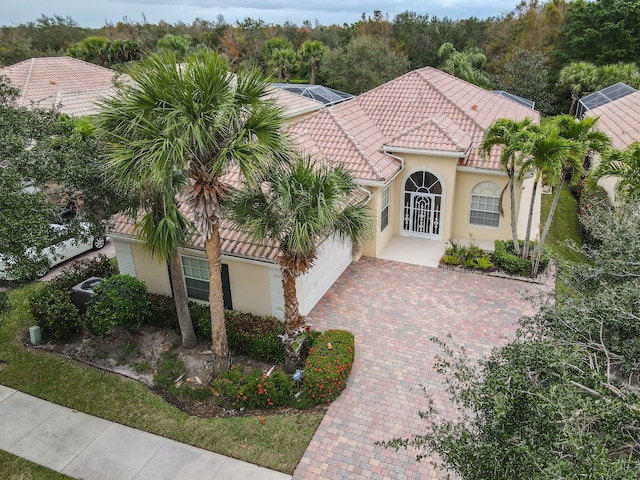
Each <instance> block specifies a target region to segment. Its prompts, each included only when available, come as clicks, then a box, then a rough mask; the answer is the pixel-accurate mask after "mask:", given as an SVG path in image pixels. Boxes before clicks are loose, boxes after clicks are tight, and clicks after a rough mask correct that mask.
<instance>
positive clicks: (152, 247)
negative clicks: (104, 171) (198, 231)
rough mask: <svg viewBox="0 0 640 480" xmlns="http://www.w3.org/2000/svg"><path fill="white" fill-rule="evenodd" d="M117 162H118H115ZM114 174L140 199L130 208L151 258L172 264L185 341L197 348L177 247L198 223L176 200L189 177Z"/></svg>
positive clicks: (176, 299)
mask: <svg viewBox="0 0 640 480" xmlns="http://www.w3.org/2000/svg"><path fill="white" fill-rule="evenodd" d="M118 165H119V164H118V163H115V166H118ZM111 175H112V178H113V181H114V182H115V183H116V184H119V185H120V186H121V187H124V189H125V191H127V193H128V194H130V195H131V194H136V195H137V199H136V200H137V201H136V203H134V207H133V208H132V209H131V211H130V214H131V216H132V218H134V219H136V223H135V228H134V232H135V233H136V234H137V235H138V237H139V238H141V239H142V241H143V245H144V246H145V248H146V249H147V251H148V252H149V254H150V255H151V257H152V258H155V259H158V260H164V261H166V262H167V263H168V264H169V276H170V278H171V289H172V292H173V298H174V301H175V304H176V312H177V314H178V324H179V326H180V334H181V336H182V345H183V346H184V347H185V348H194V347H195V346H196V345H197V343H198V340H197V338H196V334H195V331H194V329H193V322H192V321H191V314H190V312H189V299H188V298H187V291H186V288H185V285H184V282H183V281H182V262H181V261H180V253H179V251H178V248H179V247H181V246H184V245H188V242H189V240H191V238H192V236H193V234H194V231H195V226H194V225H193V223H192V222H191V221H190V220H189V219H188V218H187V217H186V216H185V215H184V214H183V213H182V212H181V211H180V208H179V204H178V202H177V201H176V195H177V194H178V192H179V191H180V190H181V188H182V187H184V186H185V185H186V178H185V177H184V175H183V174H182V172H174V173H173V174H172V175H169V176H168V177H167V178H166V181H165V183H164V185H163V186H158V185H155V186H151V187H145V186H144V185H142V184H141V183H140V181H139V179H131V178H129V177H127V176H126V175H122V174H121V173H120V172H118V171H117V169H114V170H112V171H111ZM131 180H133V182H131ZM138 213H140V216H139V215H138Z"/></svg>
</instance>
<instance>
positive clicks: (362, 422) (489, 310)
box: [293, 258, 542, 479]
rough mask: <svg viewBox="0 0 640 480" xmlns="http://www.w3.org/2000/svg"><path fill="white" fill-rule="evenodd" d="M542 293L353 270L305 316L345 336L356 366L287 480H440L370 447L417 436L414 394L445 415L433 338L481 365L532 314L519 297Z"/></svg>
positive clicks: (479, 279)
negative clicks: (464, 350) (352, 338)
mask: <svg viewBox="0 0 640 480" xmlns="http://www.w3.org/2000/svg"><path fill="white" fill-rule="evenodd" d="M541 288H542V287H541V286H539V285H535V284H529V283H524V282H518V281H515V280H506V279H501V278H495V277H488V276H483V275H474V274H471V273H463V272H455V271H450V270H443V269H435V268H429V267H421V266H416V265H409V264H405V263H397V262H390V261H386V260H379V259H371V258H362V259H361V260H360V261H359V262H358V263H354V264H352V265H351V266H350V267H349V268H348V269H347V270H346V271H345V273H344V274H343V275H342V276H341V277H340V279H339V280H338V281H337V282H336V283H335V285H334V286H333V287H332V288H331V289H330V290H329V292H328V293H327V294H326V295H325V297H324V298H323V299H322V300H321V301H320V303H319V304H318V305H317V306H316V308H315V309H314V310H313V311H312V312H311V314H310V315H309V316H310V318H311V322H312V323H313V325H314V328H315V329H319V330H325V329H329V328H344V329H347V330H350V331H351V332H353V333H354V335H355V340H356V360H355V363H354V367H353V370H352V373H351V377H350V379H349V383H348V385H347V389H346V390H345V391H344V392H343V393H342V395H341V396H340V398H338V400H337V401H336V402H335V403H333V404H332V405H331V406H330V408H329V411H328V412H327V414H326V416H325V417H324V420H323V421H322V423H321V425H320V427H319V428H318V431H317V432H316V434H315V436H314V437H313V440H312V441H311V443H310V445H309V448H308V449H307V451H306V453H305V455H304V457H303V458H302V460H301V462H300V464H299V465H298V468H297V469H296V472H295V474H294V477H293V478H294V479H318V478H322V479H327V478H330V479H345V478H353V479H360V478H374V479H383V478H392V479H404V478H442V477H443V476H444V475H443V473H442V472H441V471H438V470H436V469H434V467H432V466H431V465H430V462H429V461H427V460H423V461H422V462H421V463H419V464H416V462H415V452H407V451H404V450H400V451H398V452H395V451H393V450H386V449H383V448H380V447H377V446H376V445H375V442H376V441H379V440H389V439H391V438H393V437H398V436H405V437H406V436H409V435H410V434H411V433H419V432H420V431H421V426H422V420H421V419H420V418H419V417H418V411H419V410H424V409H425V407H426V405H427V401H426V398H425V396H424V392H423V390H422V388H421V386H424V387H426V390H427V391H428V392H430V393H431V394H432V396H433V398H434V401H435V405H436V408H440V409H443V410H445V411H446V410H449V411H451V407H450V404H449V401H448V397H447V395H446V392H445V391H444V389H443V386H442V383H441V380H440V377H439V376H438V374H437V373H436V372H435V371H434V369H433V363H434V357H435V355H436V354H437V353H439V351H440V350H439V348H438V347H437V346H436V345H434V344H433V343H432V342H431V341H430V340H429V339H430V338H431V337H433V336H437V337H440V338H442V339H446V336H447V335H448V334H450V335H451V336H452V339H451V341H452V342H457V343H458V344H461V345H464V346H465V348H467V350H468V352H469V354H470V355H471V356H472V357H474V358H479V356H480V355H485V354H487V353H489V351H490V350H491V348H492V347H493V346H495V345H499V344H501V343H502V342H504V341H505V339H507V338H509V337H512V336H513V334H514V332H515V322H516V321H517V320H518V318H520V317H521V316H522V315H526V314H531V313H533V312H534V307H533V306H532V305H531V303H530V302H529V301H527V300H525V299H524V298H523V295H524V294H525V293H528V294H532V293H536V292H538V291H540V289H541Z"/></svg>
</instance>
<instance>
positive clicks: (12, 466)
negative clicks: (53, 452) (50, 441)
mask: <svg viewBox="0 0 640 480" xmlns="http://www.w3.org/2000/svg"><path fill="white" fill-rule="evenodd" d="M0 478H2V480H71V479H72V478H73V477H68V476H66V475H64V474H62V473H58V472H56V471H54V470H51V469H49V468H47V467H43V466H42V465H38V464H37V463H33V462H30V461H29V460H25V459H24V458H20V457H16V456H15V455H12V454H11V453H9V452H5V451H4V450H0Z"/></svg>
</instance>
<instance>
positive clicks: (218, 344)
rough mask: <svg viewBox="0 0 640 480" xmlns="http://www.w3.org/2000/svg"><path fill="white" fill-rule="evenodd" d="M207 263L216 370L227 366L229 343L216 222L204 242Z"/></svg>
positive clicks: (212, 347)
mask: <svg viewBox="0 0 640 480" xmlns="http://www.w3.org/2000/svg"><path fill="white" fill-rule="evenodd" d="M205 250H206V252H207V262H208V264H209V310H210V312H211V350H212V351H213V355H214V358H215V364H216V365H215V367H216V368H217V370H218V371H222V370H225V369H226V368H228V363H227V361H228V356H229V345H228V343H227V329H226V326H225V321H224V301H223V297H222V275H221V267H220V232H219V230H218V222H217V221H216V222H215V225H214V226H213V228H212V232H211V237H210V238H208V239H207V241H206V242H205Z"/></svg>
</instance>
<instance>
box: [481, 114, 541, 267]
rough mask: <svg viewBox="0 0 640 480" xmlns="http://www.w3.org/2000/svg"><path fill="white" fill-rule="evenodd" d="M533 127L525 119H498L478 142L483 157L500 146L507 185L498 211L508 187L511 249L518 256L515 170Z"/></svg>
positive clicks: (501, 163)
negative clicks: (507, 179) (529, 131)
mask: <svg viewBox="0 0 640 480" xmlns="http://www.w3.org/2000/svg"><path fill="white" fill-rule="evenodd" d="M533 127H534V124H533V123H532V122H531V119H529V118H525V119H524V120H521V121H519V122H517V121H515V120H511V119H508V118H499V119H498V120H496V121H495V122H493V123H492V124H491V125H490V126H489V128H487V130H485V132H484V136H483V137H482V141H481V142H480V146H479V152H480V155H482V156H483V157H485V158H486V157H488V156H489V155H490V154H491V150H492V149H493V148H494V147H496V146H501V147H502V151H501V152H500V166H501V167H502V169H503V170H505V171H506V172H507V177H508V178H509V183H508V184H507V185H506V186H505V188H503V189H502V193H501V194H500V210H501V213H502V214H504V212H503V210H502V198H503V196H504V191H505V189H506V188H507V186H508V187H509V198H510V200H511V236H512V239H513V249H514V252H515V254H516V255H520V243H519V242H518V229H517V227H518V223H517V219H516V198H515V191H514V190H515V182H516V180H517V175H516V168H517V167H518V164H519V156H520V155H521V152H522V150H523V148H524V144H525V140H526V135H527V130H529V129H531V128H533Z"/></svg>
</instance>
